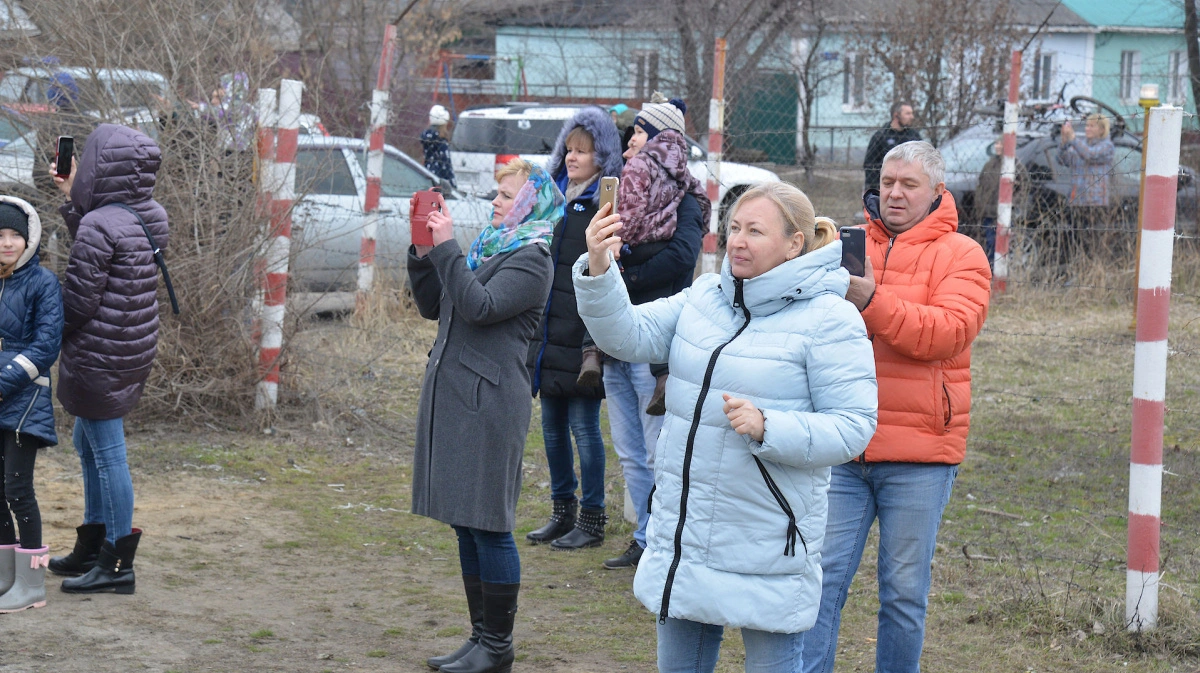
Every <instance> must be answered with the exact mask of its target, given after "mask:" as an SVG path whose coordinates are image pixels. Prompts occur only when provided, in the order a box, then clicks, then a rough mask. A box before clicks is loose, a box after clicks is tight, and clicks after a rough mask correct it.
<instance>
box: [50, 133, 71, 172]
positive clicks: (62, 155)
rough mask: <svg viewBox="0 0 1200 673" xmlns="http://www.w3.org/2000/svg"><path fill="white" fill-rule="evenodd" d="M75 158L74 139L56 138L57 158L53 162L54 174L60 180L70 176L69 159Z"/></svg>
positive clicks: (67, 137) (69, 137)
mask: <svg viewBox="0 0 1200 673" xmlns="http://www.w3.org/2000/svg"><path fill="white" fill-rule="evenodd" d="M74 156H75V139H74V138H72V137H71V136H59V137H58V156H57V157H56V158H55V161H54V174H55V175H57V176H58V177H60V178H65V177H69V176H70V175H71V158H72V157H74Z"/></svg>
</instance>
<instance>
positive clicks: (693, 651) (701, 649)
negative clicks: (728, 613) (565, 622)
mask: <svg viewBox="0 0 1200 673" xmlns="http://www.w3.org/2000/svg"><path fill="white" fill-rule="evenodd" d="M606 390H607V389H606ZM724 633H725V627H723V626H718V625H716V624H701V623H700V622H693V621H688V620H686V619H675V618H674V617H667V623H666V624H659V625H658V671H659V673H710V672H711V671H712V670H713V669H714V668H716V666H717V655H718V654H720V652H721V639H722V638H723V637H724ZM803 639H804V634H803V633H771V632H769V631H756V630H754V629H742V642H743V643H745V645H746V673H800V652H801V650H803V648H804V640H803Z"/></svg>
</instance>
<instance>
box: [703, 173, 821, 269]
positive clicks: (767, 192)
mask: <svg viewBox="0 0 1200 673" xmlns="http://www.w3.org/2000/svg"><path fill="white" fill-rule="evenodd" d="M754 199H766V200H768V201H770V202H771V203H773V204H775V207H776V208H778V209H779V214H780V215H781V216H782V218H781V219H782V220H783V235H784V236H786V237H788V238H791V237H792V236H795V235H796V232H801V233H803V234H804V250H803V251H801V253H800V254H802V255H804V254H807V253H810V252H812V251H813V250H816V249H817V248H822V247H824V246H826V245H829V244H830V243H832V242H833V241H834V240H835V239H837V235H838V233H837V223H836V222H834V221H833V220H831V219H829V218H828V217H817V216H816V211H815V210H813V205H812V201H809V200H808V197H807V196H805V195H804V192H802V191H800V190H799V189H797V188H795V187H793V186H792V185H789V184H788V183H786V182H763V183H760V184H757V185H755V186H753V187H751V188H750V189H747V190H746V191H744V192H742V195H741V196H740V197H738V200H737V202H736V203H734V204H733V207H732V208H730V209H729V214H728V215H726V217H725V221H726V226H728V223H729V220H732V219H733V216H734V214H735V213H737V211H738V208H740V207H741V205H742V204H743V203H745V202H747V201H752V200H754Z"/></svg>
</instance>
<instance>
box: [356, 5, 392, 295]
mask: <svg viewBox="0 0 1200 673" xmlns="http://www.w3.org/2000/svg"><path fill="white" fill-rule="evenodd" d="M395 45H396V26H395V24H388V26H387V27H386V28H384V30H383V50H382V52H381V53H380V55H379V74H378V76H377V77H376V79H375V90H374V91H373V92H372V93H371V128H370V130H369V131H368V135H367V194H366V198H365V199H364V200H363V230H362V244H361V245H360V247H359V255H358V292H357V294H355V301H354V310H355V312H356V313H358V314H360V315H361V314H362V312H363V311H364V310H365V309H366V306H367V298H368V297H369V296H370V294H371V288H372V286H373V285H374V283H375V237H376V235H377V234H378V232H379V192H380V189H381V186H382V183H383V146H384V135H385V134H386V132H387V125H388V108H389V107H390V105H391V101H390V98H389V96H390V94H389V92H390V90H391V87H392V60H393V56H392V54H393V51H394V49H395Z"/></svg>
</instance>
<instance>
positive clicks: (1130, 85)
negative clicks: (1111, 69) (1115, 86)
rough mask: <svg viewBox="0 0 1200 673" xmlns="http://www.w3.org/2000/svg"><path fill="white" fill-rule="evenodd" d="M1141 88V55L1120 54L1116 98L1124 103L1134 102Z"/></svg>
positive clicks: (1134, 53) (1132, 52) (1132, 53)
mask: <svg viewBox="0 0 1200 673" xmlns="http://www.w3.org/2000/svg"><path fill="white" fill-rule="evenodd" d="M1141 86H1142V73H1141V54H1140V53H1139V52H1136V51H1123V52H1121V79H1120V86H1119V91H1118V97H1119V98H1120V99H1121V100H1123V101H1126V102H1130V101H1135V102H1136V101H1137V98H1138V93H1139V89H1140V88H1141Z"/></svg>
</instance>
